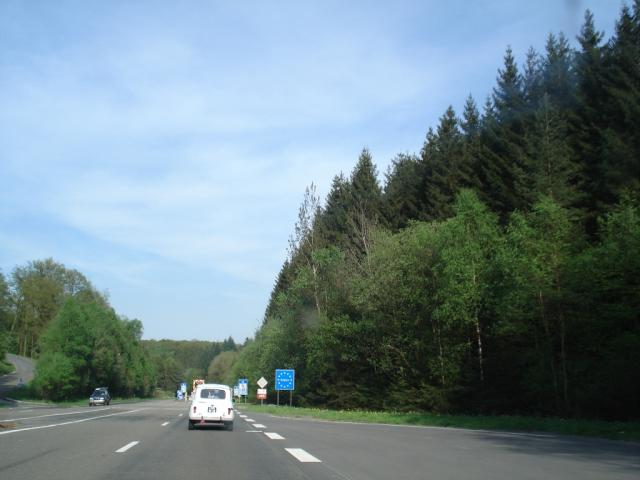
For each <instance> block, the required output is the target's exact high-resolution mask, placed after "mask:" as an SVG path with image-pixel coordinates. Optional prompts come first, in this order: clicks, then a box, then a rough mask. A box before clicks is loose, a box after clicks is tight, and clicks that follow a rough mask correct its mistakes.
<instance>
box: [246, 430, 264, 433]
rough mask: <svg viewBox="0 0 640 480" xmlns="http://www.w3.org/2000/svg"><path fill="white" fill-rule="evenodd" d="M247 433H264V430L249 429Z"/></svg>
mask: <svg viewBox="0 0 640 480" xmlns="http://www.w3.org/2000/svg"><path fill="white" fill-rule="evenodd" d="M247 433H262V430H247Z"/></svg>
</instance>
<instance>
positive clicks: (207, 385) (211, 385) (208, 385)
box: [196, 383, 231, 390]
mask: <svg viewBox="0 0 640 480" xmlns="http://www.w3.org/2000/svg"><path fill="white" fill-rule="evenodd" d="M202 388H221V389H222V388H224V389H225V390H231V388H230V387H229V385H222V384H221V383H201V384H199V385H198V386H197V387H196V389H202Z"/></svg>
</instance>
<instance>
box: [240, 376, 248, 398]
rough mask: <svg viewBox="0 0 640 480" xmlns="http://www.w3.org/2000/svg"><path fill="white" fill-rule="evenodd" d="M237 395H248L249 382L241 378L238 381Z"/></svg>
mask: <svg viewBox="0 0 640 480" xmlns="http://www.w3.org/2000/svg"><path fill="white" fill-rule="evenodd" d="M238 393H239V394H240V395H248V394H249V380H248V379H246V378H241V379H239V380H238Z"/></svg>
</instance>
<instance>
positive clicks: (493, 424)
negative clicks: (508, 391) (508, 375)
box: [238, 403, 640, 441]
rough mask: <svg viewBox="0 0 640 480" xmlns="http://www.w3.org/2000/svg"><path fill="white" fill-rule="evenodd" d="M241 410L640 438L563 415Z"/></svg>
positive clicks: (637, 427) (634, 427) (629, 430)
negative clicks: (549, 416) (554, 416)
mask: <svg viewBox="0 0 640 480" xmlns="http://www.w3.org/2000/svg"><path fill="white" fill-rule="evenodd" d="M238 407H239V408H240V409H244V410H248V411H254V412H260V413H270V414H273V415H278V416H287V417H301V418H302V417H306V418H316V419H321V420H332V421H336V422H359V423H386V424H392V425H424V426H434V427H452V428H470V429H474V430H506V431H513V432H546V433H560V434H563V435H580V436H588V437H601V438H609V439H613V440H627V441H632V440H635V441H639V440H640V422H604V421H599V420H575V419H562V418H538V417H523V416H484V415H483V416H480V415H478V416H471V415H434V414H428V413H419V412H409V413H404V412H375V411H363V410H325V409H319V408H301V407H287V406H280V407H278V406H275V405H264V406H261V405H254V404H250V403H248V404H244V403H240V404H238Z"/></svg>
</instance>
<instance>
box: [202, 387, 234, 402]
mask: <svg viewBox="0 0 640 480" xmlns="http://www.w3.org/2000/svg"><path fill="white" fill-rule="evenodd" d="M200 398H207V399H212V400H224V399H225V398H227V392H226V391H225V390H221V389H219V388H203V389H202V390H201V391H200Z"/></svg>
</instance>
